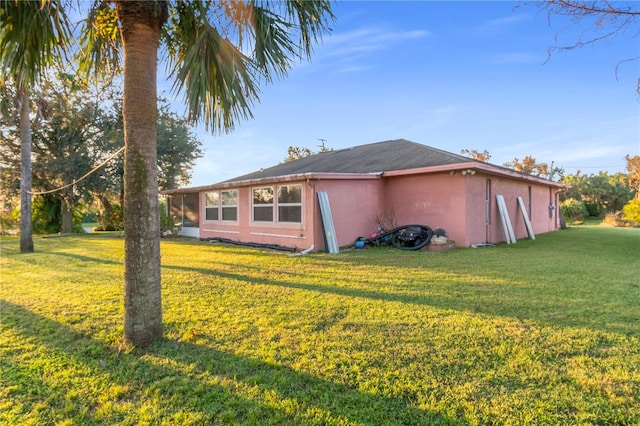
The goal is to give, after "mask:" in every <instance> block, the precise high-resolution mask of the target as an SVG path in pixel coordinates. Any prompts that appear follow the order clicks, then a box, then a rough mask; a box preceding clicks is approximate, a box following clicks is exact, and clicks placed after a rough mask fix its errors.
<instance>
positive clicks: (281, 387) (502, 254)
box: [0, 226, 640, 425]
mask: <svg viewBox="0 0 640 426" xmlns="http://www.w3.org/2000/svg"><path fill="white" fill-rule="evenodd" d="M0 243H1V245H2V246H1V249H2V256H1V258H0V274H1V278H0V279H1V287H0V299H1V304H0V318H1V322H0V324H1V328H0V339H1V341H0V351H1V352H0V361H1V363H2V370H1V376H0V423H1V424H3V425H14V424H15V425H17V424H20V425H29V424H32V425H86V424H108V425H112V424H124V425H129V424H130V425H139V424H141V425H145V424H149V425H160V424H166V425H179V424H194V425H195V424H197V425H210V424H240V425H282V424H299V425H309V424H318V425H429V424H465V425H466V424H516V425H522V424H620V425H637V424H640V278H639V276H640V255H639V252H640V229H629V228H626V229H619V228H608V227H599V226H589V227H574V228H570V229H569V230H566V231H562V232H557V233H552V234H545V235H539V236H538V237H537V239H536V240H535V241H530V240H521V241H518V243H517V244H515V245H511V246H506V245H502V246H498V247H494V248H481V249H456V250H454V251H451V252H446V253H440V254H434V253H416V252H404V251H399V250H394V249H382V248H379V249H378V248H370V249H367V250H361V251H356V250H353V251H347V252H343V253H341V254H339V255H329V254H324V253H320V254H313V255H308V256H298V257H290V256H289V255H288V254H282V253H272V252H267V251H260V250H251V249H244V248H239V247H224V246H219V245H214V244H208V243H204V242H198V241H194V240H185V239H168V240H166V241H163V243H162V264H163V266H162V274H163V304H164V322H165V336H166V339H165V340H164V341H162V342H158V343H157V344H154V345H153V346H151V347H150V348H148V349H146V350H132V349H130V348H123V347H122V346H121V344H120V342H121V335H122V322H123V301H122V297H123V296H122V294H123V274H124V268H123V258H124V250H123V240H122V238H121V237H118V236H113V235H95V234H89V235H84V236H70V237H59V238H38V239H36V241H35V246H36V253H34V254H19V249H18V245H19V244H18V239H17V238H16V237H2V239H1V240H0Z"/></svg>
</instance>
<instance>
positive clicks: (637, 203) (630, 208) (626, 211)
mask: <svg viewBox="0 0 640 426" xmlns="http://www.w3.org/2000/svg"><path fill="white" fill-rule="evenodd" d="M622 217H624V218H625V219H629V220H632V221H634V222H636V223H640V198H634V199H633V200H631V201H629V202H628V203H627V204H625V206H624V207H623V208H622Z"/></svg>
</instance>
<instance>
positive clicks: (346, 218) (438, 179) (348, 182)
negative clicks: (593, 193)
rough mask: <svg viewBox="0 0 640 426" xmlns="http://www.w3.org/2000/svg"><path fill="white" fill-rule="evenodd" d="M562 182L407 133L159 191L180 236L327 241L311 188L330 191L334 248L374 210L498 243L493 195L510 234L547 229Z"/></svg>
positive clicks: (361, 229)
mask: <svg viewBox="0 0 640 426" xmlns="http://www.w3.org/2000/svg"><path fill="white" fill-rule="evenodd" d="M564 189H566V186H565V185H563V184H560V183H557V182H552V181H549V180H546V179H542V178H538V177H534V176H530V175H526V174H522V173H518V172H516V171H513V170H510V169H507V168H504V167H500V166H495V165H492V164H488V163H483V162H480V161H475V160H472V159H470V158H467V157H463V156H460V155H456V154H452V153H450V152H446V151H442V150H439V149H435V148H432V147H429V146H425V145H422V144H418V143H415V142H410V141H407V140H403V139H399V140H390V141H384V142H378V143H372V144H367V145H361V146H355V147H352V148H347V149H340V150H335V151H329V152H323V153H319V154H314V155H311V156H309V157H305V158H301V159H299V160H294V161H290V162H286V163H282V164H278V165H276V166H273V167H270V168H265V169H261V170H259V171H256V172H254V173H250V174H247V175H244V176H239V177H237V178H234V179H231V180H228V181H224V182H220V183H216V184H213V185H207V186H200V187H193V188H183V189H175V190H169V191H165V192H164V193H163V194H164V195H166V196H167V197H168V200H169V203H168V204H169V209H170V214H171V215H172V216H173V217H175V218H176V219H177V221H178V222H180V223H181V224H182V234H183V235H190V236H193V237H198V238H202V239H206V238H214V237H217V238H225V239H229V240H233V241H240V242H250V243H260V244H274V245H279V246H284V247H293V248H297V249H299V250H305V249H308V248H311V247H314V250H324V249H325V245H326V244H325V234H324V228H323V223H322V217H321V212H320V208H319V200H318V192H325V193H326V195H327V196H328V200H329V204H330V208H331V214H332V217H333V223H334V227H335V238H336V240H337V243H338V246H347V245H351V244H353V243H354V241H355V240H356V238H358V237H360V236H364V237H369V235H371V233H372V232H373V231H375V230H376V225H377V220H376V218H377V217H378V216H380V215H384V214H385V213H386V212H389V211H394V212H395V214H396V218H397V223H398V225H405V224H421V225H427V226H429V227H431V228H433V229H435V228H443V229H445V230H446V231H447V233H448V235H449V239H450V240H453V241H455V242H456V245H457V246H459V247H460V246H462V247H468V246H471V245H473V244H484V243H499V242H503V241H505V240H506V239H505V234H504V231H503V227H502V223H501V220H500V214H499V211H498V206H497V203H496V196H497V195H502V196H503V197H504V200H505V204H506V206H507V210H508V213H509V216H510V218H511V223H512V226H513V231H514V233H515V237H516V239H520V238H526V237H527V236H528V233H527V228H526V226H525V221H524V219H523V216H522V214H521V210H520V208H519V206H518V201H517V199H518V197H521V198H522V200H523V201H524V205H525V206H526V210H527V212H528V216H529V217H530V223H531V225H532V228H533V231H534V232H535V234H541V233H545V232H551V231H555V230H557V229H558V227H559V221H558V216H557V209H556V208H555V206H557V205H558V193H559V192H560V191H562V190H564Z"/></svg>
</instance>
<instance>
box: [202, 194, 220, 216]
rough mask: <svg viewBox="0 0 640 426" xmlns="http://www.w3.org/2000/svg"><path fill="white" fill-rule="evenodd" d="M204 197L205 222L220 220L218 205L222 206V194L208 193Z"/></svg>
mask: <svg viewBox="0 0 640 426" xmlns="http://www.w3.org/2000/svg"><path fill="white" fill-rule="evenodd" d="M204 197H205V199H204V217H205V220H218V218H219V215H218V205H219V204H220V193H219V192H207V193H205V194H204Z"/></svg>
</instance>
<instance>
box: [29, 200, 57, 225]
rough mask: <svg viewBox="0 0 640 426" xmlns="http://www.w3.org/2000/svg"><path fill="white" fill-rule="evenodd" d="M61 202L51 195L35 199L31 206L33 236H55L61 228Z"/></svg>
mask: <svg viewBox="0 0 640 426" xmlns="http://www.w3.org/2000/svg"><path fill="white" fill-rule="evenodd" d="M61 206H62V202H61V201H60V199H58V198H56V197H54V196H53V195H50V194H47V195H42V196H39V197H35V198H34V200H33V204H32V205H31V220H32V223H33V233H34V234H55V233H58V232H60V229H61V228H62V215H61Z"/></svg>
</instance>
